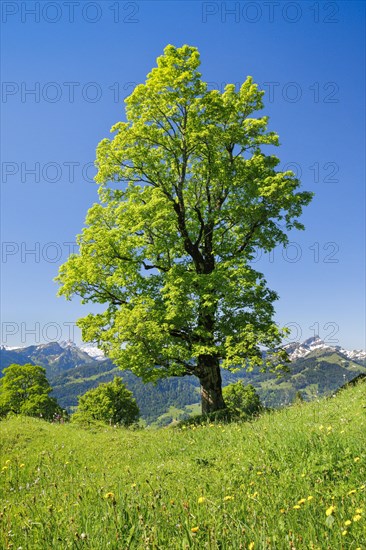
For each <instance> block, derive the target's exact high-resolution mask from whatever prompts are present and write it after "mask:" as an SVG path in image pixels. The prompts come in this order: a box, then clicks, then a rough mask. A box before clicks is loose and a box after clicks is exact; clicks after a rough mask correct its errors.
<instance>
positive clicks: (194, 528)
mask: <svg viewBox="0 0 366 550" xmlns="http://www.w3.org/2000/svg"><path fill="white" fill-rule="evenodd" d="M198 530H199V527H192V529H191V531H192V533H197V531H198Z"/></svg>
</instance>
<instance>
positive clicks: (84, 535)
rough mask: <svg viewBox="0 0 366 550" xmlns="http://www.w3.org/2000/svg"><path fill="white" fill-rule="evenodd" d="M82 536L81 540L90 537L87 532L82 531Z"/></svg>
mask: <svg viewBox="0 0 366 550" xmlns="http://www.w3.org/2000/svg"><path fill="white" fill-rule="evenodd" d="M80 538H81V540H85V539H87V538H88V535H87V534H86V533H81V535H80Z"/></svg>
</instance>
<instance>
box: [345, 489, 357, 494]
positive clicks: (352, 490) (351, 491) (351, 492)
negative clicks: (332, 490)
mask: <svg viewBox="0 0 366 550" xmlns="http://www.w3.org/2000/svg"><path fill="white" fill-rule="evenodd" d="M355 492H356V489H351V490H350V491H348V493H347V495H353V493H355Z"/></svg>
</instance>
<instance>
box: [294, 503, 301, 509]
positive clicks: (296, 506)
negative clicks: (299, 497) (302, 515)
mask: <svg viewBox="0 0 366 550" xmlns="http://www.w3.org/2000/svg"><path fill="white" fill-rule="evenodd" d="M293 508H294V510H299V509H300V508H301V506H299V504H295V506H294V507H293Z"/></svg>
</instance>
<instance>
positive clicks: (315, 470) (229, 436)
mask: <svg viewBox="0 0 366 550" xmlns="http://www.w3.org/2000/svg"><path fill="white" fill-rule="evenodd" d="M365 405H366V400H365V384H359V385H358V386H356V387H355V388H349V389H347V390H344V391H342V392H340V393H339V394H338V395H337V397H335V398H331V399H324V400H321V401H319V402H313V403H306V404H302V405H295V406H292V407H289V408H286V409H283V410H281V411H278V412H274V413H270V414H265V415H264V416H262V417H261V418H259V419H258V420H255V421H253V422H251V423H242V424H230V425H210V424H205V425H202V426H199V427H195V426H192V427H187V428H185V429H177V428H174V429H173V428H167V429H161V430H153V429H150V430H141V431H135V432H134V431H128V430H120V429H118V430H117V429H115V430H114V429H112V428H106V429H100V430H97V429H95V430H94V431H83V430H82V429H80V428H78V427H76V426H74V425H54V424H47V423H46V422H43V421H40V420H35V419H30V418H10V419H7V420H4V421H3V422H1V423H0V429H1V442H2V449H1V465H0V470H1V468H2V470H1V476H0V480H1V491H2V495H1V502H2V504H1V520H2V531H1V540H0V547H1V548H2V549H4V550H5V549H8V548H13V549H17V548H20V547H21V548H22V550H26V549H29V550H33V549H34V550H43V549H44V550H46V549H47V550H48V549H50V550H51V549H60V550H65V549H68V548H72V549H81V548H85V549H86V548H87V549H93V550H107V549H109V548H110V549H123V550H124V549H162V548H163V549H168V550H174V549H185V548H187V549H188V548H194V549H197V550H198V549H199V550H201V549H206V548H207V549H218V550H219V549H220V550H224V549H230V550H239V549H251V548H254V549H255V550H257V549H266V550H267V549H268V550H269V549H271V550H282V549H286V550H294V549H296V550H301V549H329V550H337V549H347V550H348V549H349V550H356V549H357V548H361V549H362V550H365V548H366V505H365V496H366V445H365V443H366V437H365V433H366V408H365ZM327 510H328V514H329V515H328V516H327V515H326V511H327ZM348 522H350V523H349V524H348Z"/></svg>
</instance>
